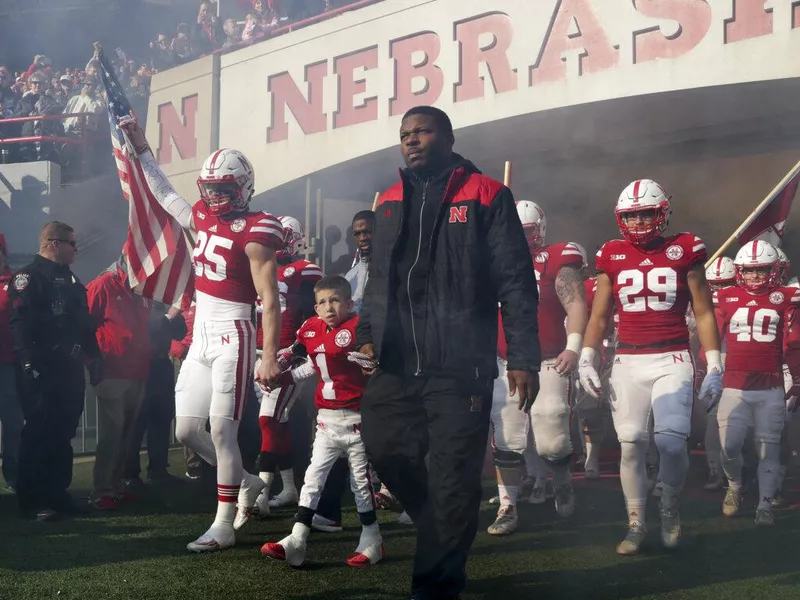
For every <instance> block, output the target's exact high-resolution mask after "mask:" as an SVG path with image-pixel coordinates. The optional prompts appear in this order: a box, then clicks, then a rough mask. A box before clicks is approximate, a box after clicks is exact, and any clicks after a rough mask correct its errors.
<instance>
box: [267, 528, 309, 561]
mask: <svg viewBox="0 0 800 600" xmlns="http://www.w3.org/2000/svg"><path fill="white" fill-rule="evenodd" d="M261 554H262V555H263V556H267V557H269V558H274V559H276V560H282V561H285V562H286V564H287V565H289V566H290V567H294V568H296V569H298V568H300V567H302V566H303V565H305V562H306V544H305V542H303V541H301V540H299V539H298V538H296V537H295V536H293V535H291V534H290V535H287V536H286V537H285V538H283V539H282V540H281V541H280V542H267V543H266V544H264V545H263V546H261Z"/></svg>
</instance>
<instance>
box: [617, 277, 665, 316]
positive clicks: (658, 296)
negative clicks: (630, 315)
mask: <svg viewBox="0 0 800 600" xmlns="http://www.w3.org/2000/svg"><path fill="white" fill-rule="evenodd" d="M617 285H619V286H620V288H619V303H620V306H621V308H622V310H623V311H625V312H645V311H646V310H647V309H648V308H649V309H650V310H655V311H666V310H669V309H671V308H672V307H673V306H674V305H675V298H676V297H677V295H678V274H677V273H676V272H675V270H674V269H671V268H670V267H656V268H654V269H651V270H650V271H648V272H647V275H645V274H644V273H643V272H642V271H639V270H638V269H628V270H627V271H620V272H619V273H618V274H617ZM650 294H652V295H650Z"/></svg>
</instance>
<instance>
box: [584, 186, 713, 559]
mask: <svg viewBox="0 0 800 600" xmlns="http://www.w3.org/2000/svg"><path fill="white" fill-rule="evenodd" d="M615 212H616V215H617V224H618V226H619V230H620V233H621V234H622V236H623V237H624V238H625V239H623V240H611V241H609V242H606V243H605V244H604V245H603V246H602V247H601V248H600V250H599V251H598V252H597V257H596V262H597V291H596V292H595V296H594V300H593V302H592V314H591V317H590V319H589V325H588V326H587V328H586V336H585V337H584V343H583V350H582V351H581V358H580V362H579V365H578V371H579V374H580V379H581V385H582V386H583V388H584V389H585V390H587V391H588V392H589V393H590V394H592V395H594V396H599V395H600V391H601V390H600V387H601V384H600V378H599V376H598V374H597V370H596V367H595V357H596V355H597V352H598V350H599V349H600V346H601V344H602V340H603V337H604V335H605V332H606V328H607V323H608V319H609V318H611V314H612V306H613V305H615V306H616V311H617V314H618V315H619V329H618V343H617V353H616V357H615V358H614V365H613V367H612V370H611V377H610V379H609V386H610V394H609V397H610V402H611V415H612V418H613V421H614V428H615V429H616V431H617V437H618V439H619V442H620V446H621V451H622V457H621V461H620V480H621V483H622V491H623V494H624V495H625V502H626V504H627V510H628V533H627V535H626V536H625V539H624V540H623V541H622V542H621V543H620V544H619V545H618V546H617V553H618V554H624V555H627V554H636V553H637V552H638V551H639V548H640V546H641V544H642V543H643V542H644V539H645V537H646V527H645V504H646V501H647V490H648V481H647V472H646V465H645V455H646V453H647V448H648V446H649V433H648V425H649V421H650V418H651V416H652V418H653V422H654V428H653V433H654V439H655V443H656V446H657V447H658V452H659V456H660V475H661V482H662V484H663V488H662V493H661V504H660V514H661V540H662V543H663V544H664V545H665V546H666V547H668V548H674V547H676V546H677V545H678V543H679V541H680V536H681V524H680V517H679V514H678V497H679V495H680V492H681V489H682V487H683V483H684V480H685V478H686V473H687V471H688V469H689V454H688V450H687V439H688V437H689V432H690V426H691V419H692V404H693V397H694V365H693V364H692V357H691V354H690V351H689V330H688V326H687V324H686V309H687V307H688V305H689V304H690V303H691V305H692V309H693V311H694V315H695V319H696V322H697V332H698V336H699V338H700V343H701V344H702V346H703V348H705V350H706V359H707V362H708V371H707V373H706V377H705V379H704V381H703V384H702V387H701V389H700V398H701V400H704V401H705V402H706V407H707V408H708V409H710V408H712V407H713V406H714V405H715V404H716V403H717V402H718V401H719V396H720V394H721V392H722V363H721V360H720V352H719V335H718V333H717V323H716V320H715V318H714V310H713V307H712V303H711V291H710V290H709V288H708V285H707V284H706V277H705V269H704V266H703V263H704V262H705V260H706V247H705V244H704V243H703V241H702V240H701V239H700V238H699V237H697V236H695V235H693V234H691V233H679V234H676V235H672V236H669V237H664V235H663V233H664V230H665V229H666V228H667V225H668V223H669V217H670V213H671V210H670V200H669V198H668V197H667V195H666V194H665V193H664V190H663V189H662V188H661V186H660V185H658V184H657V183H656V182H654V181H651V180H649V179H640V180H637V181H634V182H633V183H631V184H630V185H629V186H628V187H626V188H625V190H623V192H622V194H620V197H619V200H618V201H617V206H616V211H615Z"/></svg>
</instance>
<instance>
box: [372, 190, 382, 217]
mask: <svg viewBox="0 0 800 600" xmlns="http://www.w3.org/2000/svg"><path fill="white" fill-rule="evenodd" d="M380 197H381V193H380V192H375V197H374V198H373V199H372V212H375V209H377V208H378V200H380Z"/></svg>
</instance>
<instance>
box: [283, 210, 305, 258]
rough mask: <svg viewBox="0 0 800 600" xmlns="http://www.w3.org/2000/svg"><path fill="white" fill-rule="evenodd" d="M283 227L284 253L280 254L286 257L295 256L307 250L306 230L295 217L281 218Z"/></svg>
mask: <svg viewBox="0 0 800 600" xmlns="http://www.w3.org/2000/svg"><path fill="white" fill-rule="evenodd" d="M279 220H280V222H281V225H283V251H281V252H278V254H282V255H284V256H294V255H295V254H298V253H299V252H300V251H301V250H305V248H306V230H305V229H304V228H303V224H302V223H300V221H298V220H297V219H295V218H294V217H281V218H280V219H279Z"/></svg>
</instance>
